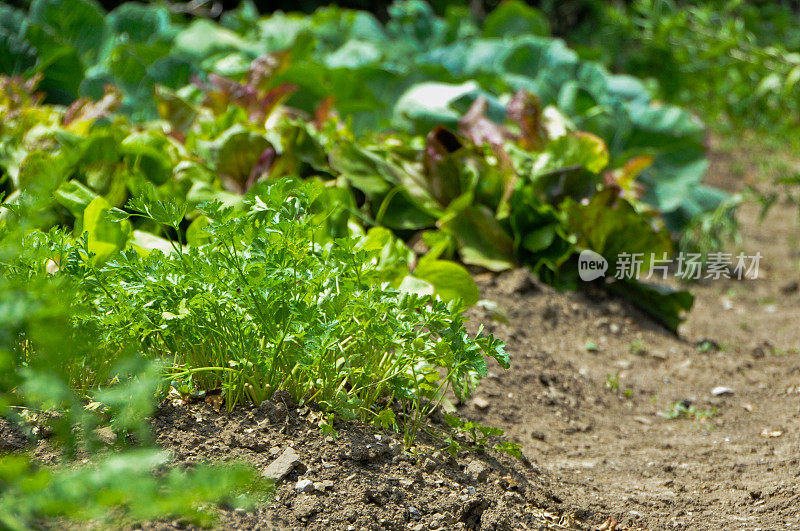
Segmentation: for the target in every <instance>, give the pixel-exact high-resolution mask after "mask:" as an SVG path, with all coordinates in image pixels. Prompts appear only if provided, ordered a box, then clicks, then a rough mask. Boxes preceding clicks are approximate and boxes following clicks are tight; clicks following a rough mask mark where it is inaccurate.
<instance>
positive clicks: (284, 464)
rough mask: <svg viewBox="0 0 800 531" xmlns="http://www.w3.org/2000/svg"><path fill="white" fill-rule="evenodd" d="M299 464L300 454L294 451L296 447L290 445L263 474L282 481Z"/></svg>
mask: <svg viewBox="0 0 800 531" xmlns="http://www.w3.org/2000/svg"><path fill="white" fill-rule="evenodd" d="M299 464H300V456H299V455H298V454H297V452H295V451H294V448H292V447H291V446H289V447H288V448H286V450H284V451H283V453H282V454H281V455H280V457H278V458H277V459H275V460H274V461H273V462H272V463H270V464H269V466H268V467H267V468H266V470H264V472H262V475H263V476H264V477H267V478H270V479H274V480H275V481H280V480H282V479H283V478H285V477H286V475H287V474H288V473H289V472H291V471H292V470H293V469H294V467H296V466H297V465H299Z"/></svg>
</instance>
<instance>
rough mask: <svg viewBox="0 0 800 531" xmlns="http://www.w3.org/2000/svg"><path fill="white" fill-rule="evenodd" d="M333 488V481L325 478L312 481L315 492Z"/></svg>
mask: <svg viewBox="0 0 800 531" xmlns="http://www.w3.org/2000/svg"><path fill="white" fill-rule="evenodd" d="M332 488H333V481H331V480H329V479H326V480H325V481H316V482H314V490H316V491H317V492H325V491H326V490H328V489H332Z"/></svg>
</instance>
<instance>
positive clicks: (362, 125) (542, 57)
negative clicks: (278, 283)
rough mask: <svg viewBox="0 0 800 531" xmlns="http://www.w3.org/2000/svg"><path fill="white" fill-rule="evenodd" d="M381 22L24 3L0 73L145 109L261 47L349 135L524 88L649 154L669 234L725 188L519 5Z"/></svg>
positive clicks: (8, 19)
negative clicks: (712, 184) (162, 89)
mask: <svg viewBox="0 0 800 531" xmlns="http://www.w3.org/2000/svg"><path fill="white" fill-rule="evenodd" d="M389 14H390V19H389V21H388V22H387V23H386V24H385V25H382V24H380V23H379V22H378V21H377V20H376V19H375V18H374V17H373V16H372V15H371V14H369V13H367V12H363V11H350V10H343V9H339V8H325V9H320V10H318V11H317V12H316V13H314V14H313V15H298V14H283V13H276V14H274V15H272V16H268V17H259V15H258V13H257V12H256V10H255V8H254V7H253V5H252V4H251V3H249V2H248V1H244V2H243V3H242V4H241V6H240V7H239V8H238V9H237V10H234V11H231V12H227V13H225V14H224V15H223V16H222V18H221V21H220V23H219V24H217V23H215V22H213V21H210V20H206V19H195V20H192V21H187V20H186V19H184V18H183V17H182V16H181V15H178V14H175V13H171V12H170V11H169V10H168V9H167V7H165V6H163V5H147V6H145V5H141V4H136V3H128V4H124V5H122V6H120V7H118V8H117V9H115V10H114V11H112V12H111V13H109V14H108V15H107V16H104V13H103V11H102V9H101V8H100V7H99V6H98V5H97V4H96V3H95V2H93V1H92V0H65V1H61V0H34V1H33V2H32V3H31V7H30V10H29V12H28V13H24V12H22V11H20V10H16V9H14V8H12V7H10V6H5V5H3V6H0V51H2V53H0V56H2V57H3V58H4V59H3V62H2V63H0V71H4V72H6V73H9V74H24V75H26V76H30V75H32V74H34V73H37V72H38V73H42V74H44V79H43V81H42V88H43V90H45V92H46V93H47V94H48V95H49V98H50V101H54V102H60V103H64V104H66V103H70V102H71V101H72V100H74V99H75V98H77V97H79V96H88V97H91V98H95V99H97V98H100V97H101V96H102V93H103V87H104V86H105V85H106V84H107V83H113V84H115V85H116V86H118V87H119V88H120V90H121V91H122V93H123V109H124V110H125V111H126V112H127V113H130V114H132V115H133V116H134V117H136V118H137V119H142V118H152V117H154V115H155V108H154V105H153V102H152V89H153V87H154V86H155V85H156V84H160V85H164V86H167V87H170V88H173V89H177V88H179V87H181V86H183V85H185V84H186V83H188V82H189V80H190V78H191V76H192V75H199V76H200V77H202V78H205V77H206V75H207V74H209V73H216V74H219V75H223V76H227V77H234V78H237V79H238V78H240V77H241V76H244V75H246V73H247V71H248V70H249V68H250V65H251V64H252V62H253V61H254V60H257V59H258V58H259V57H262V56H264V55H266V54H275V55H274V57H275V58H276V59H275V63H274V64H268V65H263V66H264V68H269V69H274V70H275V74H276V75H275V76H273V77H272V78H271V79H270V81H269V83H270V86H272V87H277V86H279V85H281V84H283V83H291V84H292V85H294V86H297V87H300V88H301V89H302V90H299V91H298V92H296V93H295V94H294V95H292V96H291V98H290V100H289V103H290V104H291V105H293V106H295V107H297V108H300V109H303V110H305V111H307V112H312V111H313V110H314V109H315V108H316V107H317V106H318V105H319V103H320V101H323V100H325V99H327V98H330V99H332V100H333V102H334V104H335V107H336V109H337V110H338V111H339V112H340V113H341V114H342V116H343V117H345V118H347V119H352V125H353V131H354V132H355V133H356V134H359V135H360V134H362V133H364V132H367V131H380V130H383V129H385V128H387V127H391V128H393V129H396V130H400V131H405V132H408V133H414V134H426V133H427V132H428V130H429V129H430V128H431V127H432V126H435V125H445V126H449V127H454V126H455V124H456V122H457V121H458V120H459V119H460V118H461V117H463V115H464V113H465V112H466V111H467V109H468V108H469V106H470V105H471V104H472V103H474V102H475V100H476V99H477V98H479V97H480V96H483V97H485V98H486V100H487V103H488V115H489V117H490V118H492V119H493V120H498V119H502V112H503V107H504V106H505V104H506V103H507V102H508V99H509V98H510V95H511V94H513V93H515V92H517V91H519V90H526V91H528V92H531V93H533V94H536V95H537V96H538V97H539V98H540V100H541V101H542V103H543V105H545V106H547V105H556V106H558V108H559V109H560V110H561V111H562V113H563V114H564V115H565V116H566V117H567V118H568V119H569V120H570V121H571V122H572V123H573V124H574V125H575V126H576V127H577V128H579V129H582V130H586V131H589V132H592V133H594V134H596V135H598V136H600V137H601V138H603V139H604V140H605V142H606V144H607V145H608V148H609V157H610V158H609V160H610V162H611V163H612V166H613V167H620V166H622V165H624V164H625V163H627V162H629V161H631V160H633V159H636V158H637V157H642V156H648V157H653V161H652V164H650V165H649V166H648V167H647V168H645V169H644V170H643V171H642V173H641V176H640V181H641V183H642V184H643V186H644V191H645V194H644V197H643V200H644V201H645V202H647V203H648V204H650V205H653V206H655V207H657V208H659V209H660V210H661V211H663V212H664V213H665V220H666V222H667V225H668V227H669V228H670V229H671V230H680V229H682V228H683V227H685V226H686V224H687V223H688V222H689V220H690V219H691V218H693V217H694V216H696V215H698V214H700V213H702V212H708V211H712V210H714V209H715V208H716V207H717V206H718V205H719V204H720V203H721V201H722V200H723V199H724V194H722V193H721V192H719V191H718V190H715V189H712V188H708V187H705V186H702V185H701V179H702V177H703V174H704V172H705V169H706V165H707V163H706V160H705V158H704V147H703V136H704V135H703V127H702V125H701V124H700V123H699V122H697V121H696V120H694V119H693V118H692V117H691V116H690V115H689V114H688V113H687V112H685V111H683V110H681V109H679V108H677V107H673V106H669V105H660V104H655V103H654V102H653V101H652V100H651V97H650V95H649V94H648V92H647V90H646V89H645V86H644V85H643V84H642V83H641V82H639V81H638V80H636V79H635V78H632V77H630V76H620V75H611V74H609V73H608V72H607V71H606V70H605V69H604V68H603V67H602V66H600V65H599V64H597V63H593V62H589V61H582V60H580V59H579V58H578V56H577V54H576V53H575V52H573V51H572V50H570V49H568V48H567V47H566V46H565V45H564V43H563V42H562V41H560V40H557V39H552V38H550V37H549V36H548V35H547V33H548V27H547V22H546V20H545V19H544V18H543V17H542V15H541V14H539V13H538V12H537V11H535V10H533V9H532V8H529V7H527V6H525V5H524V4H523V3H521V2H517V1H508V2H503V3H502V4H501V5H500V6H499V7H498V8H497V9H496V10H494V11H493V12H492V13H491V14H490V15H489V16H488V18H487V19H486V20H485V21H484V22H483V23H482V24H481V23H479V22H477V21H475V20H473V19H472V18H471V17H470V15H469V13H468V12H467V11H466V10H465V9H464V8H459V7H451V8H450V9H449V10H448V14H447V16H446V17H444V18H438V17H436V16H435V15H434V13H433V12H432V10H431V9H430V7H429V6H428V4H426V3H424V2H422V1H419V0H411V1H408V2H398V3H396V4H394V5H393V6H392V7H391V8H390V10H389Z"/></svg>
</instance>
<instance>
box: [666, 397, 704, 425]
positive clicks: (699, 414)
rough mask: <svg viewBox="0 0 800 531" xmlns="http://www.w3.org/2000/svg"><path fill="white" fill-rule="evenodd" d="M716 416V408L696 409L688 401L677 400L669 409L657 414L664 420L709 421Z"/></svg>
mask: <svg viewBox="0 0 800 531" xmlns="http://www.w3.org/2000/svg"><path fill="white" fill-rule="evenodd" d="M716 414H717V408H711V409H697V408H696V407H694V405H693V404H692V403H691V402H690V401H689V400H678V401H677V402H675V403H673V404H672V406H671V407H670V409H668V410H667V411H662V412H660V413H659V415H661V416H662V417H664V418H665V419H692V420H709V419H711V418H712V417H713V416H714V415H716Z"/></svg>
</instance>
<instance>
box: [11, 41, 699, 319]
mask: <svg viewBox="0 0 800 531" xmlns="http://www.w3.org/2000/svg"><path fill="white" fill-rule="evenodd" d="M277 60H278V59H277V58H276V57H275V56H265V57H263V58H262V59H261V60H259V61H257V62H256V63H254V65H253V66H252V67H251V70H250V72H249V74H248V83H247V84H241V83H238V82H236V81H233V80H230V79H227V78H222V77H220V76H211V78H210V81H211V83H210V85H207V86H190V87H187V88H185V89H183V90H182V91H181V92H180V93H175V92H170V91H167V90H166V89H160V90H158V91H157V93H156V94H155V101H156V102H157V106H158V110H159V113H160V115H161V120H159V121H155V122H150V123H146V124H140V125H134V124H131V123H130V122H129V121H128V120H127V119H126V118H124V117H123V116H121V115H116V114H113V109H114V108H115V107H116V106H117V105H118V104H119V103H120V94H119V93H118V92H116V91H115V90H114V89H113V88H110V89H109V91H108V92H107V93H106V95H105V96H104V97H103V98H102V99H101V100H100V101H98V102H88V101H78V102H76V103H75V104H73V105H72V106H71V107H70V108H69V109H64V108H62V107H58V106H49V105H41V104H38V103H37V101H36V96H35V93H33V87H32V86H31V85H30V84H28V85H25V86H23V85H20V84H18V83H15V82H13V81H11V80H5V81H3V83H4V86H5V90H4V94H5V95H6V96H5V98H4V100H3V101H2V102H0V117H1V118H2V119H3V123H4V127H3V129H2V131H0V142H2V144H0V145H2V146H3V156H2V157H0V166H2V167H3V169H4V171H5V174H6V183H5V186H6V187H8V188H9V189H10V190H12V193H11V194H10V196H9V197H8V199H7V200H6V202H5V204H6V205H14V204H15V202H17V201H18V200H19V198H20V197H21V195H22V194H23V193H25V192H26V191H27V192H28V193H31V194H33V195H37V196H45V197H49V196H53V197H54V198H55V199H56V201H57V203H58V204H59V205H60V208H57V209H55V210H54V211H53V214H54V215H55V216H56V220H57V221H58V222H59V223H61V224H65V225H67V226H71V227H73V230H74V234H75V235H76V236H79V235H80V234H82V233H83V232H84V231H86V232H87V233H88V246H89V247H88V249H89V250H90V251H91V252H92V253H94V254H95V255H96V258H95V260H96V261H98V262H103V261H105V260H107V259H109V258H111V257H113V256H114V255H115V254H116V253H117V252H118V251H120V250H122V249H125V248H126V247H128V246H133V247H135V248H137V249H139V250H140V251H142V252H147V250H149V249H154V248H159V249H162V250H165V251H167V252H169V251H170V250H171V249H173V248H174V246H175V241H176V240H177V241H178V242H179V244H189V245H193V246H198V245H202V244H203V243H206V242H207V240H208V239H207V235H206V233H205V232H204V231H203V228H204V227H205V226H207V225H208V219H207V217H206V216H204V215H203V214H202V212H201V211H200V210H199V208H198V207H199V206H200V205H201V204H202V203H204V202H208V201H219V202H221V203H223V204H226V205H229V206H234V207H237V208H242V195H241V194H243V193H245V192H247V190H248V189H250V188H251V187H252V186H253V185H254V184H255V183H256V182H258V181H261V180H275V179H279V178H282V177H284V176H293V177H295V178H297V177H299V178H301V179H305V180H308V181H312V182H315V183H317V184H318V190H319V193H318V194H317V195H316V198H315V201H314V204H313V213H314V219H315V223H316V225H315V226H316V229H315V238H316V241H318V242H321V243H324V242H329V241H332V240H334V239H336V238H341V237H346V236H351V235H354V234H355V235H363V237H364V238H365V241H367V242H368V243H367V245H369V246H371V247H374V248H376V249H377V248H381V249H382V250H383V251H382V254H381V256H380V260H379V263H378V267H379V269H380V270H381V271H382V274H383V275H384V277H383V280H384V281H388V282H390V283H391V285H392V286H394V287H399V288H403V289H405V290H407V291H413V292H417V293H436V294H438V295H440V296H442V297H443V298H444V299H445V300H450V299H453V298H461V299H463V300H464V301H465V302H466V303H467V304H472V303H474V302H475V301H476V300H477V298H478V292H477V288H476V287H475V285H474V283H473V281H472V280H471V278H470V276H469V274H468V273H467V271H466V270H464V269H463V267H461V266H459V265H457V264H456V263H453V262H450V261H448V259H451V258H453V257H455V256H456V255H457V256H458V257H459V258H460V259H461V261H462V262H464V263H466V264H470V265H475V266H480V267H484V268H487V269H490V270H493V271H501V270H504V269H508V268H510V267H512V266H514V265H516V264H526V265H529V266H531V267H532V268H533V269H534V270H535V271H536V272H537V273H538V274H539V275H540V277H542V278H543V279H545V280H547V281H548V282H550V283H552V284H554V285H556V286H559V287H574V286H575V285H576V283H577V282H578V280H577V274H576V267H575V266H576V260H575V256H576V254H577V253H578V252H580V251H581V250H583V249H592V250H594V251H596V252H599V253H601V254H604V255H606V256H609V257H615V256H616V255H617V254H618V253H621V252H629V253H633V252H641V253H643V255H644V256H645V258H648V257H649V256H651V255H653V254H654V255H655V256H662V254H663V253H669V252H671V249H672V242H671V238H670V235H669V233H668V231H667V230H666V229H665V228H664V227H663V225H662V224H661V222H660V221H659V219H658V217H657V216H656V213H655V212H654V211H652V210H651V209H648V208H647V207H646V206H645V205H643V204H642V203H641V202H640V201H639V200H638V199H637V195H638V193H639V192H638V187H637V185H636V183H635V178H636V175H637V173H638V172H640V171H641V170H642V168H644V167H646V166H647V164H648V163H649V159H647V158H645V157H642V158H638V159H634V160H633V161H632V162H629V163H628V164H626V165H625V166H623V167H621V168H617V169H615V170H606V168H607V166H608V160H609V153H608V149H607V147H606V145H605V143H604V142H603V141H602V140H601V139H600V138H599V137H597V136H595V135H593V134H591V133H586V132H581V131H574V130H573V129H572V126H571V125H570V124H569V123H568V122H567V121H566V120H564V119H563V117H562V116H561V115H560V114H558V113H557V112H556V111H555V110H553V109H548V110H543V109H542V108H541V105H540V102H539V100H538V99H537V98H536V97H535V96H533V95H531V94H529V93H527V92H524V91H520V92H518V93H517V94H516V95H515V96H514V97H513V98H512V99H511V100H510V101H509V103H508V106H507V109H506V114H507V120H506V122H505V124H503V125H499V124H497V123H496V122H493V121H492V120H490V119H489V118H488V117H487V115H486V112H487V108H488V102H487V100H486V99H484V98H479V99H478V100H476V101H475V103H474V104H473V106H472V107H471V108H470V110H469V112H468V113H467V114H466V115H465V116H464V117H463V118H462V119H461V120H460V121H459V122H458V124H457V130H456V131H451V130H449V129H446V128H443V127H436V128H434V129H433V130H431V131H430V132H429V133H428V134H427V136H425V137H422V136H416V135H408V134H403V133H394V134H384V135H369V136H368V137H366V138H364V137H361V138H357V137H356V136H355V135H354V134H353V132H352V130H351V128H350V127H349V126H348V125H347V123H345V122H344V121H342V120H341V119H340V118H339V117H338V116H337V114H336V113H335V112H334V111H333V110H332V108H331V107H330V105H329V104H328V102H323V103H322V104H320V106H319V107H318V108H317V109H316V111H315V116H314V118H313V119H312V118H311V117H308V116H305V117H304V115H303V113H302V111H299V110H297V109H293V108H290V107H286V106H284V105H280V104H279V102H280V101H282V99H283V98H285V97H286V95H287V94H289V93H291V91H292V90H293V88H292V87H290V86H287V85H285V84H282V85H278V86H276V87H272V88H270V87H271V86H272V85H271V81H272V77H274V76H275V75H276V74H274V73H273V72H271V71H269V70H265V69H264V68H263V65H264V64H269V63H271V62H274V61H277ZM142 194H145V195H149V196H152V197H155V198H158V199H162V200H175V201H177V202H178V203H179V204H180V205H182V207H181V208H182V210H181V216H179V219H178V220H175V221H174V223H172V224H171V225H169V226H168V227H169V228H167V229H165V228H164V227H163V226H158V225H156V224H154V223H152V222H148V221H146V220H137V221H135V222H134V223H133V224H131V223H130V222H129V221H127V220H125V221H119V215H118V214H117V215H115V214H113V213H114V212H115V211H116V210H117V209H119V208H120V207H123V206H124V205H125V204H126V201H127V200H128V198H129V197H131V196H138V195H142ZM5 215H8V214H5ZM369 227H372V228H370V229H369V230H368V231H365V229H366V228H369ZM384 227H386V228H389V229H392V230H393V231H394V232H395V234H397V235H399V236H401V237H403V238H405V239H406V240H408V241H409V242H411V246H412V247H413V248H414V249H415V251H416V252H412V251H411V250H410V249H409V247H407V246H406V245H404V244H403V242H402V241H400V240H398V239H397V238H396V237H395V236H393V235H392V233H390V232H389V231H387V230H386V229H385V228H384ZM417 255H421V258H419V259H418V258H417ZM612 262H613V259H612ZM647 265H648V264H647V263H646V262H645V263H644V264H643V268H645V269H646V267H647ZM611 274H613V267H612V271H611ZM610 286H611V285H610ZM611 289H614V290H616V291H618V292H621V293H623V294H627V295H628V296H630V297H631V298H632V299H633V300H635V301H636V302H637V303H638V304H640V305H641V306H642V307H643V308H644V309H646V310H647V311H649V312H650V313H651V314H652V315H654V316H655V317H656V318H657V319H659V320H661V321H662V322H663V323H664V324H665V325H667V326H668V327H670V328H672V329H675V328H676V327H677V324H678V322H679V316H680V313H681V311H682V310H687V309H689V307H690V306H691V296H689V295H688V294H686V293H683V292H679V293H671V292H667V291H664V290H663V289H661V288H658V289H656V288H654V287H652V286H648V285H645V284H642V283H638V282H636V281H633V280H619V281H616V282H614V283H613V287H611Z"/></svg>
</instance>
